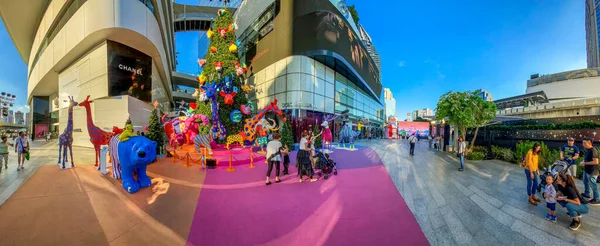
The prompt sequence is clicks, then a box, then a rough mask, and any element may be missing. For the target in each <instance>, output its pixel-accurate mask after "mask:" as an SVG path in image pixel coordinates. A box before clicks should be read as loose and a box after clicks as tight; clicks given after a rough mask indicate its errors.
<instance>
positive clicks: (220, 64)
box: [215, 62, 223, 71]
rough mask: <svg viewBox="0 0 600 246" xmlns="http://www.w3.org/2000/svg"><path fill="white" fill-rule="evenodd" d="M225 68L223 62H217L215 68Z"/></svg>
mask: <svg viewBox="0 0 600 246" xmlns="http://www.w3.org/2000/svg"><path fill="white" fill-rule="evenodd" d="M222 68H223V62H215V70H217V71H221V69H222Z"/></svg>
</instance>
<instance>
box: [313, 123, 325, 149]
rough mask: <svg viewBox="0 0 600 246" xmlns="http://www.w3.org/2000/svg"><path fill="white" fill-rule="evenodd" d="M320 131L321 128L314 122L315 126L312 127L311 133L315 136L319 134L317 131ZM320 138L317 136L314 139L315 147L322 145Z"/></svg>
mask: <svg viewBox="0 0 600 246" xmlns="http://www.w3.org/2000/svg"><path fill="white" fill-rule="evenodd" d="M320 132H321V128H319V125H316V124H315V127H314V128H313V134H314V135H315V136H317V135H319V133H320ZM321 140H322V138H321V136H319V137H318V138H316V139H315V148H321V147H322V146H323V145H321V144H322V142H321Z"/></svg>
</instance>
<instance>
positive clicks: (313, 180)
mask: <svg viewBox="0 0 600 246" xmlns="http://www.w3.org/2000/svg"><path fill="white" fill-rule="evenodd" d="M317 180H318V179H311V180H310V182H311V183H312V182H317Z"/></svg>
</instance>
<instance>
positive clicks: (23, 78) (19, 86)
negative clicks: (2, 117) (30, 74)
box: [0, 20, 29, 112]
mask: <svg viewBox="0 0 600 246" xmlns="http://www.w3.org/2000/svg"><path fill="white" fill-rule="evenodd" d="M0 91H4V92H7V93H11V94H15V95H16V96H17V101H16V103H17V105H18V106H17V105H16V106H15V109H17V110H23V111H25V112H28V111H29V109H28V108H25V107H24V106H25V105H26V104H27V65H25V62H23V59H21V56H20V55H19V52H17V48H15V45H14V43H13V42H12V40H11V39H10V36H9V35H8V32H6V28H5V27H4V23H3V22H2V20H0Z"/></svg>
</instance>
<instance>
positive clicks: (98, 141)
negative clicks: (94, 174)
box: [79, 95, 113, 167]
mask: <svg viewBox="0 0 600 246" xmlns="http://www.w3.org/2000/svg"><path fill="white" fill-rule="evenodd" d="M89 99H90V96H89V95H88V96H87V97H86V98H85V100H84V101H83V102H80V103H79V106H81V107H84V108H85V112H86V116H87V129H88V133H89V135H90V141H91V142H92V144H93V145H94V150H95V151H96V165H94V167H98V158H99V156H100V146H102V145H108V142H109V140H110V138H111V137H112V135H113V133H112V132H105V131H103V130H102V129H100V128H99V127H97V126H96V125H94V120H93V119H92V110H91V109H90V103H92V102H93V101H91V100H89Z"/></svg>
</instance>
